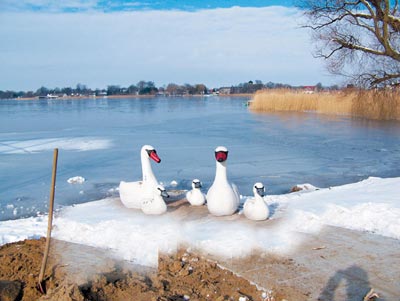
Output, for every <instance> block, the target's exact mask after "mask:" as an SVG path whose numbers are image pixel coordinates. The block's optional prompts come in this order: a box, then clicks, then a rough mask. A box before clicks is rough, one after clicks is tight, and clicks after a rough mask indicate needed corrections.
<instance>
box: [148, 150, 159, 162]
mask: <svg viewBox="0 0 400 301" xmlns="http://www.w3.org/2000/svg"><path fill="white" fill-rule="evenodd" d="M149 157H150V158H152V159H153V160H154V161H156V162H157V163H160V162H161V159H160V157H159V156H158V155H157V152H156V151H155V150H152V151H151V152H150V154H149Z"/></svg>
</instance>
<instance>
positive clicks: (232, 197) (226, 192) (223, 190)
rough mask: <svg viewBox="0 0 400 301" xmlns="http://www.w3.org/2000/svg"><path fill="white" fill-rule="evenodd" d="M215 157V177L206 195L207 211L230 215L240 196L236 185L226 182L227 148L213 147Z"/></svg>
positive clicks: (235, 207) (236, 207)
mask: <svg viewBox="0 0 400 301" xmlns="http://www.w3.org/2000/svg"><path fill="white" fill-rule="evenodd" d="M215 159H216V172H215V179H214V182H213V184H212V185H211V187H210V189H209V190H208V192H207V196H206V198H207V207H208V211H210V213H211V214H213V215H216V216H221V215H232V214H233V213H235V212H236V210H237V209H238V206H239V201H240V197H239V192H238V190H237V187H236V185H231V184H230V183H229V182H228V177H227V172H226V160H227V159H228V150H227V148H226V147H224V146H218V147H217V148H216V149H215Z"/></svg>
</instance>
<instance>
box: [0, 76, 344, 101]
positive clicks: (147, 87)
mask: <svg viewBox="0 0 400 301" xmlns="http://www.w3.org/2000/svg"><path fill="white" fill-rule="evenodd" d="M307 87H313V89H315V90H323V89H324V90H338V89H339V87H338V86H337V85H332V86H329V87H323V86H322V84H321V83H317V84H316V85H314V86H307ZM304 88H305V86H292V85H289V84H281V83H273V82H267V83H265V84H264V83H263V82H262V81H261V80H255V81H254V82H253V81H251V80H250V81H248V82H244V83H240V84H238V85H232V86H227V87H219V88H208V87H207V86H206V85H204V84H195V85H191V84H183V85H178V84H174V83H170V84H168V85H166V86H165V85H164V86H162V87H156V85H155V84H154V82H152V81H143V80H142V81H139V82H138V83H137V84H132V85H130V86H129V87H121V86H119V85H109V86H107V89H91V88H89V87H87V86H86V85H84V84H77V85H76V87H75V88H71V87H65V88H54V89H49V88H46V87H40V88H39V89H37V90H36V91H9V90H7V91H2V90H0V99H15V98H37V97H46V96H49V95H51V96H57V97H63V96H68V97H74V96H112V95H164V96H190V95H207V94H215V93H217V94H249V93H255V92H256V91H258V90H262V89H304Z"/></svg>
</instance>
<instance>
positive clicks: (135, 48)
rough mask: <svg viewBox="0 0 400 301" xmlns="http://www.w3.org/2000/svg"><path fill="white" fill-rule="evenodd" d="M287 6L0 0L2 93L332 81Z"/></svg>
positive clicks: (253, 0) (258, 0)
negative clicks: (145, 84) (150, 85)
mask: <svg viewBox="0 0 400 301" xmlns="http://www.w3.org/2000/svg"><path fill="white" fill-rule="evenodd" d="M303 22H304V19H303V15H302V12H301V11H300V10H298V9H297V8H296V7H294V6H293V1H289V0H285V1H276V0H272V1H262V0H249V1H244V0H243V1H242V0H236V1H217V0H214V1H200V0H196V1H172V0H170V1H135V2H133V1H122V0H121V1H99V0H73V1H46V0H22V1H11V0H1V1H0V40H1V41H2V42H1V43H0V66H1V73H0V90H14V91H20V90H22V91H28V90H32V91H36V90H37V89H38V88H40V87H41V86H44V87H47V88H56V87H59V88H62V87H76V85H77V84H78V83H80V84H84V85H86V86H87V87H90V88H92V89H96V88H100V89H102V88H107V86H108V85H120V86H121V87H128V86H129V85H131V84H136V83H137V82H139V81H140V80H145V81H153V82H154V83H155V84H156V86H159V87H160V86H164V85H167V84H169V83H176V84H184V83H189V84H197V83H204V84H206V85H207V86H208V87H209V88H213V87H221V86H231V85H237V84H239V83H243V82H248V81H249V80H253V81H254V80H261V81H262V82H264V83H266V82H269V81H271V82H275V83H287V84H291V85H314V84H317V83H319V82H320V83H322V84H323V85H331V84H336V83H338V80H337V79H335V78H334V77H332V76H330V75H329V74H328V73H327V71H326V70H325V68H324V63H323V62H322V61H320V60H318V59H316V58H314V57H313V56H312V50H313V44H312V41H311V38H310V33H309V32H308V31H307V30H306V29H304V28H301V27H300V26H301V24H303Z"/></svg>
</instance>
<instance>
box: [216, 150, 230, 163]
mask: <svg viewBox="0 0 400 301" xmlns="http://www.w3.org/2000/svg"><path fill="white" fill-rule="evenodd" d="M215 159H216V160H217V161H218V162H224V161H226V159H228V152H224V151H219V152H215Z"/></svg>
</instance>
